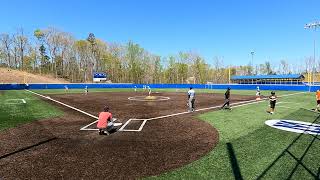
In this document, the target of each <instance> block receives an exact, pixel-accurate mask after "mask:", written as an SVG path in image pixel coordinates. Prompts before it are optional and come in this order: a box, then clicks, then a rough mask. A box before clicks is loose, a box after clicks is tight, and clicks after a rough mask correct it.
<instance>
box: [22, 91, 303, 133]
mask: <svg viewBox="0 0 320 180" xmlns="http://www.w3.org/2000/svg"><path fill="white" fill-rule="evenodd" d="M26 91H28V92H30V93H33V94H36V95H38V96H41V97H43V98H46V99H49V100H51V101H54V102H56V103H58V104H61V105H64V106H66V107H69V108H71V109H73V110H76V111H78V112H80V113H83V114H86V115H88V116H90V117H93V118H95V119H98V117H96V116H94V115H92V114H89V113H87V112H85V111H83V110H80V109H78V108H75V107H72V106H70V105H67V104H65V103H62V102H60V101H57V100H54V99H52V98H50V97H48V96H44V95H41V94H39V93H36V92H33V91H30V90H27V89H26ZM302 93H306V92H298V93H292V94H287V95H282V96H279V97H286V96H292V95H296V94H302ZM266 99H267V98H262V99H261V100H258V101H257V100H255V99H254V100H248V101H241V102H237V103H231V105H232V106H233V107H240V106H245V105H250V104H256V103H260V102H263V101H264V100H266ZM237 104H240V105H237ZM234 105H237V106H234ZM219 107H221V106H213V107H208V108H202V109H197V110H195V111H196V112H199V111H205V110H209V109H216V108H219ZM187 113H190V112H188V111H186V112H181V113H175V114H170V115H165V116H159V117H154V118H149V119H129V120H128V121H127V122H126V123H125V124H124V125H123V126H122V127H121V128H120V129H119V131H141V130H142V129H143V127H144V125H145V124H146V122H147V121H150V120H156V119H163V118H167V117H173V116H178V115H182V114H187ZM132 120H139V121H144V122H143V123H142V124H141V126H140V127H139V129H138V130H132V129H131V130H130V129H124V128H125V127H126V126H127V125H128V124H129V123H130V121H132ZM97 122H98V120H96V121H94V122H92V123H90V124H88V125H86V126H84V127H82V128H81V129H80V130H85V131H97V130H99V129H87V127H89V126H91V125H93V124H95V123H97Z"/></svg>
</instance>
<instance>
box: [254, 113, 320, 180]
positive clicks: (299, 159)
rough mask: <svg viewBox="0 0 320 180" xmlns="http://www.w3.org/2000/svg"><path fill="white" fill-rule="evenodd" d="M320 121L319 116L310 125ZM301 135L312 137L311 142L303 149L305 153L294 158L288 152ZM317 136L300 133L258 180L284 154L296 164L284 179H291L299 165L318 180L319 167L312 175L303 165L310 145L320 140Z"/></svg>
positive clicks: (319, 176)
mask: <svg viewBox="0 0 320 180" xmlns="http://www.w3.org/2000/svg"><path fill="white" fill-rule="evenodd" d="M319 119H320V115H319V116H318V117H317V118H316V119H315V120H314V121H313V122H312V124H314V123H316V122H317V121H318V120H319ZM303 135H307V136H312V137H313V139H312V140H311V142H310V143H309V144H308V146H307V148H306V149H305V151H304V152H303V153H302V155H301V156H300V157H296V156H295V155H294V154H293V153H292V152H290V151H289V149H290V147H292V146H293V145H294V144H295V143H296V142H297V141H298V140H299V139H300V138H301V137H302V136H303ZM318 136H319V134H318V135H311V134H304V133H301V134H299V135H298V136H297V137H296V138H295V139H294V140H293V141H292V142H291V143H290V144H289V145H288V146H287V148H285V149H284V150H283V151H282V152H281V153H280V155H279V156H278V157H277V158H276V159H275V160H274V161H273V162H272V163H271V164H270V165H269V166H268V167H267V168H266V169H265V170H264V171H263V172H262V173H261V174H260V175H259V176H258V177H257V179H258V180H260V179H262V178H263V177H264V176H265V175H266V174H267V173H268V171H269V170H270V169H271V168H272V167H273V166H274V165H275V164H276V163H277V162H278V161H279V160H280V159H281V157H283V156H284V155H286V154H289V156H290V157H291V158H293V159H294V161H296V164H295V166H294V168H293V169H292V170H291V172H290V173H289V175H288V177H287V178H286V179H292V176H293V175H294V173H295V172H296V171H297V169H298V167H299V165H300V166H302V167H303V168H304V169H305V170H306V171H307V172H308V173H309V174H310V175H311V176H312V177H313V178H314V179H320V167H319V170H318V172H316V173H314V172H312V170H310V169H309V168H308V167H307V166H306V165H305V164H304V163H303V159H304V157H305V156H306V155H307V153H308V151H309V150H310V148H311V146H312V144H313V143H314V142H315V141H316V140H320V138H319V137H318Z"/></svg>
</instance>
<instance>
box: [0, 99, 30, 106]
mask: <svg viewBox="0 0 320 180" xmlns="http://www.w3.org/2000/svg"><path fill="white" fill-rule="evenodd" d="M26 103H27V102H26V100H25V99H6V100H5V102H4V104H9V105H14V104H26Z"/></svg>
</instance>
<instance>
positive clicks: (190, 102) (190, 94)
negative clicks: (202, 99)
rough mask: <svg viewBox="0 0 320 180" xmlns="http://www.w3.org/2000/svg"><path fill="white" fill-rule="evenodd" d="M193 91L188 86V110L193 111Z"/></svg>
mask: <svg viewBox="0 0 320 180" xmlns="http://www.w3.org/2000/svg"><path fill="white" fill-rule="evenodd" d="M195 100H196V99H195V91H194V90H193V89H192V87H190V90H189V91H188V107H189V110H188V112H193V111H194V102H195Z"/></svg>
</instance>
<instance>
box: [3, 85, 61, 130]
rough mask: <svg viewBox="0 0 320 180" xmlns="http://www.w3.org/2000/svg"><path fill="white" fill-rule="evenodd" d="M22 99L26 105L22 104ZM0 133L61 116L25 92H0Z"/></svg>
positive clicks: (52, 107) (56, 110)
mask: <svg viewBox="0 0 320 180" xmlns="http://www.w3.org/2000/svg"><path fill="white" fill-rule="evenodd" d="M21 99H24V100H25V102H26V103H23V102H22V100H21ZM0 102H1V103H0V131H2V130H4V129H7V128H11V127H15V126H18V125H20V124H24V123H28V122H31V121H34V120H39V119H44V118H50V117H56V116H60V115H62V114H63V112H62V111H60V110H59V109H57V108H56V107H54V106H52V105H50V104H48V103H46V102H44V101H42V100H41V99H39V98H38V97H35V96H34V95H32V94H31V93H28V92H26V91H22V90H21V91H15V90H10V91H0Z"/></svg>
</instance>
